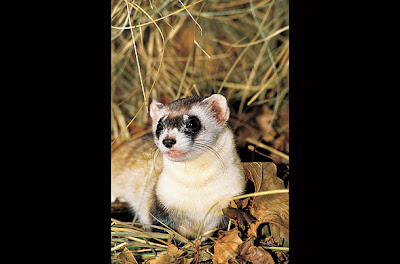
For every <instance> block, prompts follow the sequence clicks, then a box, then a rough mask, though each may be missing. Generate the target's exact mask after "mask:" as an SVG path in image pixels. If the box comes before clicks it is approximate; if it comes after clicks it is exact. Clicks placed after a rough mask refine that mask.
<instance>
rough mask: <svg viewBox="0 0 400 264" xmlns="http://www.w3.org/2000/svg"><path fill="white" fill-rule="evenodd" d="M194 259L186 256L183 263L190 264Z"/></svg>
mask: <svg viewBox="0 0 400 264" xmlns="http://www.w3.org/2000/svg"><path fill="white" fill-rule="evenodd" d="M193 260H194V258H188V259H187V258H184V259H183V264H190V263H192V261H193Z"/></svg>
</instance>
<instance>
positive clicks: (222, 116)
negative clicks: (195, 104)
mask: <svg viewBox="0 0 400 264" xmlns="http://www.w3.org/2000/svg"><path fill="white" fill-rule="evenodd" d="M201 103H202V104H206V105H207V108H208V109H210V111H212V112H214V114H215V116H216V118H217V119H218V121H219V122H220V123H224V122H226V121H227V120H228V118H229V107H228V103H227V101H226V98H225V97H224V96H223V95H220V94H213V95H211V96H210V97H208V98H206V99H204V100H203V101H202V102H201Z"/></svg>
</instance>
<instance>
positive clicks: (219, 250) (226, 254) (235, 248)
mask: <svg viewBox="0 0 400 264" xmlns="http://www.w3.org/2000/svg"><path fill="white" fill-rule="evenodd" d="M239 233H240V232H239V230H238V229H237V228H235V229H232V230H230V231H222V230H220V231H219V232H218V240H217V242H216V243H215V246H214V257H213V259H212V262H213V263H214V264H228V261H229V260H230V259H233V258H235V257H236V256H237V255H238V254H239V245H241V244H242V242H243V241H242V239H240V237H239Z"/></svg>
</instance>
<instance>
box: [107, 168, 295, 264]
mask: <svg viewBox="0 0 400 264" xmlns="http://www.w3.org/2000/svg"><path fill="white" fill-rule="evenodd" d="M242 166H243V169H244V171H245V174H246V178H247V180H248V184H249V185H250V187H249V188H250V189H252V188H253V191H254V193H249V194H248V196H247V197H243V196H242V197H243V198H241V199H236V200H233V201H231V204H230V206H229V207H228V208H225V209H224V210H223V212H222V213H223V214H224V215H225V216H227V217H228V218H229V219H230V224H229V225H228V227H225V229H224V230H222V229H220V230H218V232H216V234H214V236H215V235H217V237H214V236H211V239H209V240H207V241H205V242H200V240H198V239H197V240H195V241H194V243H191V244H189V243H184V242H182V241H180V240H177V239H175V237H174V234H172V232H171V233H170V234H169V235H168V239H167V241H163V239H164V240H165V239H166V234H165V233H160V237H159V238H157V240H158V241H162V242H164V244H166V245H167V246H165V245H160V243H159V242H157V241H156V242H157V243H152V242H150V241H152V240H151V237H154V238H155V237H157V230H153V231H152V232H149V234H151V236H150V235H149V236H148V239H146V237H145V236H143V235H142V236H141V240H142V241H143V240H144V241H145V242H142V244H141V243H138V242H137V241H136V242H133V241H129V239H128V240H123V239H122V238H123V235H122V234H121V235H119V237H117V235H115V234H116V233H115V232H114V235H112V241H113V240H114V241H118V242H122V241H128V243H127V244H125V245H124V247H123V248H120V249H119V250H120V251H121V252H119V253H117V252H114V257H113V258H112V260H113V263H129V264H130V263H145V262H146V263H150V264H172V263H179V264H190V263H192V264H195V263H207V264H211V263H212V264H230V263H239V264H241V263H253V264H261V263H266V264H283V263H288V262H289V247H288V246H289V194H288V193H287V192H285V193H276V194H269V195H257V193H262V192H266V191H274V190H285V189H286V188H285V185H284V182H283V180H282V179H280V178H279V177H277V167H276V165H275V164H274V163H272V162H244V163H242ZM244 196H246V195H244ZM113 221H114V222H113V226H112V230H113V228H114V231H116V230H117V228H120V230H124V231H126V230H128V227H129V225H131V226H132V223H126V222H120V221H118V220H116V219H113ZM139 225H140V224H139ZM133 228H137V229H138V230H141V233H143V234H145V233H146V232H147V231H143V229H140V228H138V227H133ZM155 228H157V227H155ZM167 232H170V231H167ZM132 234H134V232H133V231H132ZM132 234H131V236H133V235H132ZM138 241H139V240H138ZM158 245H159V246H158ZM113 246H115V242H114V244H113ZM160 246H163V247H162V248H161V247H160ZM166 247H167V248H166ZM117 251H118V250H117ZM144 252H145V253H146V254H143V253H144ZM112 255H113V253H112ZM135 261H136V262H135Z"/></svg>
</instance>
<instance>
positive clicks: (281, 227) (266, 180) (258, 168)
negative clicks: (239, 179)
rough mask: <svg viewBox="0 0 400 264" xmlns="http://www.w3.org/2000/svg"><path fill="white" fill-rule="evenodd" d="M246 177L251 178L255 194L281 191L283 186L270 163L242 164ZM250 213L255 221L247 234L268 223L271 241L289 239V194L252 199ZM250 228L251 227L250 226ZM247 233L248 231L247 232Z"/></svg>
mask: <svg viewBox="0 0 400 264" xmlns="http://www.w3.org/2000/svg"><path fill="white" fill-rule="evenodd" d="M243 167H244V169H245V173H246V176H247V177H248V178H252V181H253V182H254V184H255V190H256V192H263V191H271V190H281V189H285V185H284V183H283V181H282V180H281V179H279V178H278V177H277V176H276V172H277V168H276V165H275V164H274V163H272V162H262V163H261V162H252V163H243ZM250 213H251V214H252V215H253V216H254V217H255V218H256V219H257V221H256V222H255V224H254V226H252V228H251V231H250V233H249V234H254V232H255V231H256V230H257V229H258V227H259V226H260V225H262V224H264V223H269V224H270V227H271V234H272V236H273V240H274V241H276V242H278V241H279V238H285V239H286V240H287V241H286V242H288V239H289V194H287V193H284V194H271V195H264V196H258V197H255V198H254V201H253V206H252V208H251V210H250ZM250 226H251V225H250ZM248 232H249V231H248Z"/></svg>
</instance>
